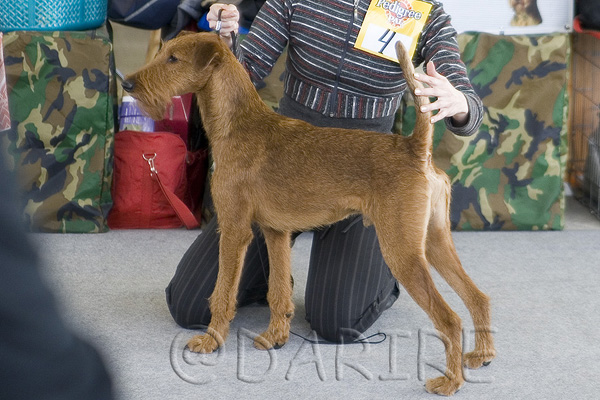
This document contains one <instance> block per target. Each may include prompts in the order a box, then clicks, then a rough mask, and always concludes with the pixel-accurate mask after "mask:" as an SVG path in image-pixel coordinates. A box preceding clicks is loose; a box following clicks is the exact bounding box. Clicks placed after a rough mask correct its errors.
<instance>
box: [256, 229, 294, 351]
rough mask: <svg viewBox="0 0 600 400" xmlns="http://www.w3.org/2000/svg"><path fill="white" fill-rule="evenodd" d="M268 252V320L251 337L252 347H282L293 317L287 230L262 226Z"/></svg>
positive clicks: (288, 233)
mask: <svg viewBox="0 0 600 400" xmlns="http://www.w3.org/2000/svg"><path fill="white" fill-rule="evenodd" d="M262 231H263V234H264V236H265V242H266V244H267V250H268V252H269V293H268V294H267V300H268V301H269V308H270V309H271V321H270V322H269V327H268V328H267V330H266V331H265V332H263V333H262V334H261V335H260V336H258V337H257V338H256V339H255V340H254V346H255V347H256V348H258V349H261V350H265V349H270V348H273V347H274V348H279V347H281V346H283V345H284V344H285V343H286V342H287V341H288V339H289V336H290V323H291V321H292V317H293V316H294V304H293V303H292V281H291V276H292V275H291V266H290V256H291V251H290V232H279V231H275V230H272V229H269V228H262Z"/></svg>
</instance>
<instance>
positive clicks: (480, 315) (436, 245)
mask: <svg viewBox="0 0 600 400" xmlns="http://www.w3.org/2000/svg"><path fill="white" fill-rule="evenodd" d="M432 187H433V190H434V192H436V191H437V192H438V194H439V196H437V198H438V200H437V201H435V202H434V203H433V204H432V216H431V219H430V221H429V229H428V232H427V259H428V260H429V262H430V263H431V265H433V267H434V268H435V269H436V270H437V271H438V272H439V274H440V275H441V276H442V277H443V278H444V279H445V280H446V282H448V284H449V285H450V286H451V287H452V289H454V291H455V292H456V293H457V294H458V295H459V297H460V298H461V299H462V301H463V302H464V303H465V306H466V307H467V309H468V310H469V312H470V314H471V318H472V319H473V324H474V327H475V349H474V350H473V351H472V352H470V353H467V354H465V356H464V360H463V362H464V365H465V366H467V367H468V368H479V367H481V366H482V365H487V364H489V363H490V362H491V361H492V359H493V358H494V357H495V355H496V350H495V349H494V339H493V337H492V332H491V311H490V299H489V297H488V296H487V295H485V294H484V293H483V292H482V291H481V290H479V289H478V288H477V286H476V285H475V283H473V281H472V280H471V278H470V277H469V276H468V275H467V273H466V272H465V270H464V269H463V267H462V264H461V262H460V259H459V257H458V254H457V253H456V248H455V246H454V241H453V240H452V235H451V231H450V221H449V218H448V215H449V214H448V211H449V210H448V203H449V196H450V190H449V186H448V184H445V183H444V184H442V182H441V180H440V181H435V180H432Z"/></svg>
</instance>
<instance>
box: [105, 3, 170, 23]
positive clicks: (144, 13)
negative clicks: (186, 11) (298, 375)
mask: <svg viewBox="0 0 600 400" xmlns="http://www.w3.org/2000/svg"><path fill="white" fill-rule="evenodd" d="M177 6H179V0H109V5H108V19H109V20H111V21H113V22H118V23H120V24H123V25H127V26H132V27H134V28H141V29H160V28H162V27H163V26H165V25H168V24H169V23H170V22H171V20H172V19H173V17H174V16H175V13H176V12H177Z"/></svg>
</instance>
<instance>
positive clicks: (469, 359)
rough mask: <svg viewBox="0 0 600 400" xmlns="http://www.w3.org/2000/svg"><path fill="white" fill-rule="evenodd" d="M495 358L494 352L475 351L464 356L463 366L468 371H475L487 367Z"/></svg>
mask: <svg viewBox="0 0 600 400" xmlns="http://www.w3.org/2000/svg"><path fill="white" fill-rule="evenodd" d="M494 357H496V352H495V351H494V350H475V351H472V352H470V353H467V354H465V355H464V358H463V364H464V365H465V367H467V368H469V369H477V368H480V367H482V366H486V365H489V363H491V362H492V360H493V359H494Z"/></svg>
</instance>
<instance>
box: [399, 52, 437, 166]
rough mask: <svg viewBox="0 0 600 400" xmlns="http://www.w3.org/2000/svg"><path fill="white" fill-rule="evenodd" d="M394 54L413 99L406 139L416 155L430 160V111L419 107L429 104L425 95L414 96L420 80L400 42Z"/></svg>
mask: <svg viewBox="0 0 600 400" xmlns="http://www.w3.org/2000/svg"><path fill="white" fill-rule="evenodd" d="M396 55H397V56H398V62H399V63H400V67H401V68H402V71H404V79H405V80H406V84H407V85H408V91H409V92H410V93H411V94H412V96H413V98H414V101H415V112H416V120H415V128H414V130H413V133H412V135H411V136H410V137H407V141H408V143H409V145H410V147H411V148H412V149H413V151H414V152H415V154H416V155H418V156H419V157H422V158H423V159H425V160H430V157H431V148H432V146H433V125H432V124H431V123H430V121H431V111H428V112H421V107H422V106H424V105H427V104H429V98H428V97H427V96H416V95H415V94H414V93H415V89H417V88H419V89H422V88H423V85H422V84H421V82H419V81H417V80H416V79H415V67H414V66H413V64H412V60H411V58H410V56H409V55H408V52H407V50H406V48H405V47H404V45H403V44H402V43H401V42H397V43H396Z"/></svg>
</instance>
